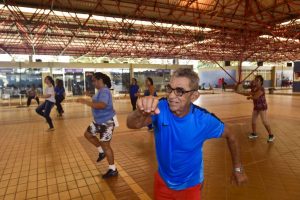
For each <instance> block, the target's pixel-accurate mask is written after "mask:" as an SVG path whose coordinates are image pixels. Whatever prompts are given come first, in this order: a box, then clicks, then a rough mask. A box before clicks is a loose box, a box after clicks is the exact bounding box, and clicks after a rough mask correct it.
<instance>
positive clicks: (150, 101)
mask: <svg viewBox="0 0 300 200" xmlns="http://www.w3.org/2000/svg"><path fill="white" fill-rule="evenodd" d="M157 106H158V99H157V98H155V97H153V96H147V97H143V98H139V99H138V100H137V110H135V111H133V112H132V113H130V114H129V115H128V116H127V127H128V128H132V129H139V128H142V127H144V126H147V125H149V124H150V123H151V121H152V119H151V115H152V114H159V113H160V111H159V109H158V107H157Z"/></svg>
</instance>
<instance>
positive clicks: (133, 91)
mask: <svg viewBox="0 0 300 200" xmlns="http://www.w3.org/2000/svg"><path fill="white" fill-rule="evenodd" d="M138 92H139V86H138V85H137V80H136V79H135V78H132V79H131V85H130V90H129V94H130V100H131V105H132V110H135V109H136V101H137V99H138Z"/></svg>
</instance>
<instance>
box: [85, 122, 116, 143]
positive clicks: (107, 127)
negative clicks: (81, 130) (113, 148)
mask: <svg viewBox="0 0 300 200" xmlns="http://www.w3.org/2000/svg"><path fill="white" fill-rule="evenodd" d="M114 128H115V123H114V121H113V119H111V120H108V121H107V122H105V123H102V124H96V123H95V122H92V123H91V124H90V125H89V127H88V128H87V132H88V133H90V134H91V135H93V136H97V135H99V139H100V141H102V142H108V141H110V140H111V139H112V135H113V132H114Z"/></svg>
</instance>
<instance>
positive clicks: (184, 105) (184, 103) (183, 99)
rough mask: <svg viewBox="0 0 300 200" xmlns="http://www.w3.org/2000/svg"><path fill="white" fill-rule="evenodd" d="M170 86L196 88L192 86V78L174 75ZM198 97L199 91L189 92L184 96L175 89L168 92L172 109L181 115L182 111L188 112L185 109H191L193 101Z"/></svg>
mask: <svg viewBox="0 0 300 200" xmlns="http://www.w3.org/2000/svg"><path fill="white" fill-rule="evenodd" d="M170 86H171V88H172V89H176V88H181V89H183V90H184V91H191V90H194V89H195V88H191V87H190V80H189V79H187V78H185V77H172V78H171V80H170ZM198 97H199V93H198V91H191V92H187V93H184V94H183V95H182V96H178V95H176V94H175V91H172V92H171V93H167V99H168V102H169V107H170V110H171V111H172V112H173V113H174V114H175V115H178V114H179V115H180V113H183V114H187V113H185V111H188V110H189V107H190V104H191V102H193V101H195V100H196V99H197V98H198Z"/></svg>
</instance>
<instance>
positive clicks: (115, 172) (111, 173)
mask: <svg viewBox="0 0 300 200" xmlns="http://www.w3.org/2000/svg"><path fill="white" fill-rule="evenodd" d="M118 174H119V172H118V170H117V169H116V170H112V169H109V170H108V171H107V172H106V173H105V174H104V175H102V178H104V179H105V178H110V177H113V176H118Z"/></svg>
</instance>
